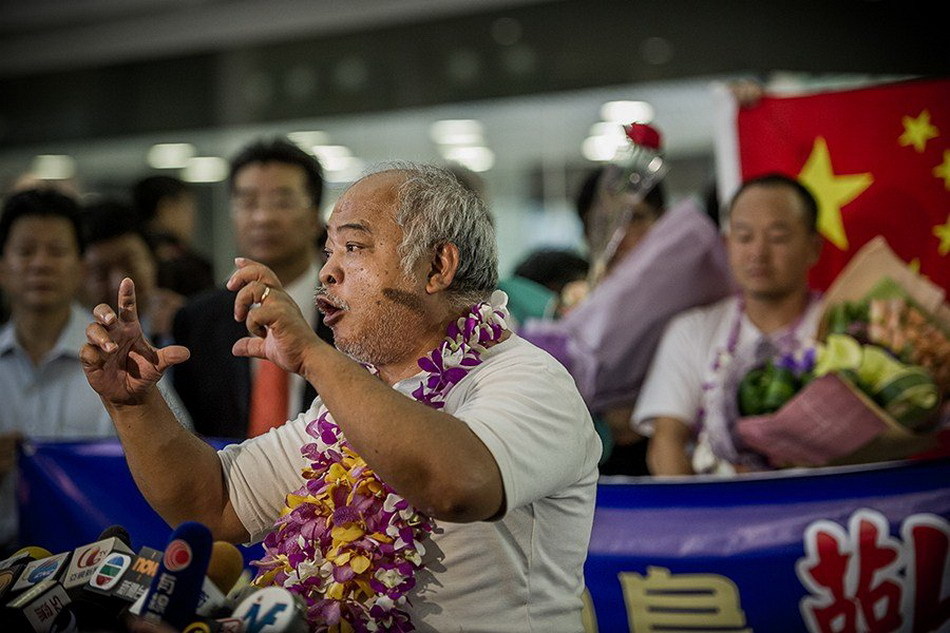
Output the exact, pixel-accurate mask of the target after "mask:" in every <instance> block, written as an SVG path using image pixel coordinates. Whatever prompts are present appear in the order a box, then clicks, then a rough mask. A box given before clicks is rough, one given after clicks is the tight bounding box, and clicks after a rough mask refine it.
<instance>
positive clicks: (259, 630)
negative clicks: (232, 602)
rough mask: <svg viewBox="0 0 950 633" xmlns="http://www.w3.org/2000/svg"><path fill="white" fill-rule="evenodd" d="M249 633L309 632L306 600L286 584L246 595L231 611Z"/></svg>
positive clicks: (232, 615)
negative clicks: (287, 587)
mask: <svg viewBox="0 0 950 633" xmlns="http://www.w3.org/2000/svg"><path fill="white" fill-rule="evenodd" d="M231 617H232V618H235V619H237V620H240V621H241V622H242V623H243V624H244V631H246V632H247V633H251V632H253V633H307V631H309V626H308V625H307V617H306V610H305V606H304V602H303V599H302V598H301V597H300V596H298V595H297V594H294V593H291V592H289V591H287V590H286V589H284V588H283V587H264V588H263V589H260V590H258V591H255V592H254V593H252V594H251V595H249V596H247V597H246V598H245V599H244V600H243V601H242V602H241V603H240V604H239V605H238V606H237V608H236V609H235V610H234V613H232V614H231Z"/></svg>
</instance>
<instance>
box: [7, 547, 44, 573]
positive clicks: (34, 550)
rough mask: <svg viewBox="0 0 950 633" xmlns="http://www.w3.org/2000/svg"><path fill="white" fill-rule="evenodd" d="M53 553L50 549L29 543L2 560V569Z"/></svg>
mask: <svg viewBox="0 0 950 633" xmlns="http://www.w3.org/2000/svg"><path fill="white" fill-rule="evenodd" d="M52 555H53V553H52V552H51V551H49V550H48V549H45V548H42V547H37V546H36V545H27V546H26V547H21V548H20V549H18V550H17V551H15V552H13V554H11V555H10V556H9V557H8V558H5V559H4V560H2V561H0V569H4V568H6V567H10V566H11V565H13V564H14V563H29V562H32V561H34V560H40V559H41V558H49V557H50V556H52Z"/></svg>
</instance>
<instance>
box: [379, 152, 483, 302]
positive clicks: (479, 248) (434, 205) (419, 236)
mask: <svg viewBox="0 0 950 633" xmlns="http://www.w3.org/2000/svg"><path fill="white" fill-rule="evenodd" d="M390 171H398V172H401V173H403V174H404V175H405V180H404V181H403V183H402V184H400V185H399V189H398V192H399V198H398V199H399V202H398V203H397V204H398V207H397V209H396V224H398V225H399V226H400V227H402V230H403V240H402V243H401V244H400V245H399V253H400V255H401V256H402V268H403V271H404V272H405V273H406V274H407V275H408V274H410V273H411V271H412V268H413V266H415V265H416V263H418V261H419V259H420V258H427V257H431V255H432V253H433V252H434V249H435V248H437V247H438V246H441V245H443V244H447V243H449V242H451V243H452V244H455V246H456V247H458V250H459V264H458V270H457V271H456V272H455V278H454V279H453V280H452V284H451V285H450V286H449V288H448V292H449V293H450V294H451V295H452V301H453V303H454V304H456V305H457V306H458V307H460V308H461V307H466V306H469V305H472V304H474V303H478V302H479V301H484V300H486V299H488V297H489V296H490V295H491V292H492V291H493V290H494V289H495V288H496V287H497V285H498V247H497V245H496V243H495V228H494V225H493V223H492V217H491V214H490V212H489V210H488V206H487V205H486V204H485V202H484V200H482V199H481V198H480V197H479V196H478V194H476V193H475V192H473V191H472V190H471V189H469V188H467V187H465V186H464V185H463V184H462V183H461V182H460V181H459V179H458V178H457V177H456V176H455V174H453V173H452V172H450V171H448V170H446V169H443V168H441V167H436V166H434V165H424V164H418V163H411V162H403V161H399V162H392V163H387V164H386V165H384V166H382V167H381V168H379V169H377V170H374V172H373V173H383V172H390Z"/></svg>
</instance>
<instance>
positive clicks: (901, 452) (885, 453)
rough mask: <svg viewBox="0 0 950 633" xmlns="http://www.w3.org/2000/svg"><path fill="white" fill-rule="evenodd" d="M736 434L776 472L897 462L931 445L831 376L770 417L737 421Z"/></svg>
mask: <svg viewBox="0 0 950 633" xmlns="http://www.w3.org/2000/svg"><path fill="white" fill-rule="evenodd" d="M736 433H737V435H738V438H739V440H740V441H741V442H742V443H744V444H745V446H746V447H747V448H750V449H752V450H754V451H757V452H759V453H762V454H763V455H765V456H766V457H767V458H768V459H769V462H770V463H771V464H772V466H774V467H776V468H782V467H787V466H828V465H840V464H860V463H869V462H877V461H886V460H890V459H901V458H904V457H907V456H909V455H913V454H915V453H918V452H920V451H922V450H926V449H927V448H929V447H931V446H932V445H933V443H934V440H933V437H932V436H925V435H918V434H915V433H912V432H911V431H910V430H908V429H907V428H906V427H903V426H901V425H900V424H898V423H897V422H895V421H894V420H892V419H890V418H889V417H888V416H887V415H886V414H885V413H884V411H882V410H881V409H880V408H879V407H878V406H877V405H875V404H874V403H873V402H872V401H871V400H870V399H869V398H868V397H867V396H866V395H864V394H863V393H861V392H860V391H859V390H858V389H857V388H856V387H855V386H854V385H852V384H851V383H850V382H848V381H847V380H844V379H842V378H840V377H839V376H837V375H836V374H826V375H824V376H821V377H820V378H817V379H815V380H813V381H812V382H810V383H809V384H808V385H807V386H806V387H805V388H803V389H802V390H801V391H799V392H798V393H797V394H796V395H795V396H794V397H793V398H792V399H791V400H789V401H788V402H787V403H786V404H785V406H783V407H782V408H781V409H779V410H778V411H777V412H775V413H773V414H771V415H762V416H749V417H744V418H740V419H739V420H738V422H737V423H736Z"/></svg>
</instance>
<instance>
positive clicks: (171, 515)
mask: <svg viewBox="0 0 950 633" xmlns="http://www.w3.org/2000/svg"><path fill="white" fill-rule="evenodd" d="M105 405H106V409H107V410H108V412H109V415H110V416H111V417H112V420H113V422H114V423H115V427H116V431H117V432H118V434H119V439H120V440H121V442H122V446H123V448H124V449H125V456H126V461H127V462H128V464H129V470H130V471H131V472H132V477H133V478H134V480H135V483H136V485H137V486H138V488H139V490H141V491H142V494H143V495H144V496H145V498H146V500H147V501H148V502H149V504H150V505H151V506H152V507H153V508H154V509H155V511H156V512H158V514H159V515H161V517H162V518H163V519H165V520H166V521H167V522H168V523H169V525H173V526H174V525H178V524H179V523H181V522H182V521H187V520H193V521H200V522H201V523H204V524H205V525H207V526H208V527H209V528H210V529H211V530H212V532H213V533H214V535H215V538H216V539H220V540H228V541H235V542H237V541H243V540H246V539H247V537H248V535H247V533H246V531H245V530H244V529H243V527H242V526H241V525H240V523H239V522H238V521H237V520H236V516H233V512H231V509H230V505H229V503H228V496H227V488H226V486H225V484H224V480H223V473H222V469H221V462H220V460H219V459H218V456H217V453H216V451H215V450H214V449H213V448H212V447H211V446H210V445H209V444H207V443H206V442H204V441H202V440H201V439H200V438H198V437H196V436H195V435H193V434H192V433H190V432H189V431H188V430H186V429H185V428H183V427H182V426H181V424H180V423H179V422H178V420H177V419H176V418H175V415H174V414H173V413H172V411H171V409H170V408H169V407H168V405H167V404H166V403H165V400H164V398H163V397H162V395H161V393H160V392H159V390H158V389H157V388H152V389H151V390H150V391H149V393H148V396H147V397H146V399H145V401H144V402H143V403H142V404H137V405H113V404H110V403H105Z"/></svg>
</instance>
